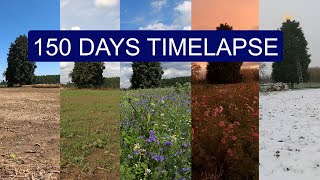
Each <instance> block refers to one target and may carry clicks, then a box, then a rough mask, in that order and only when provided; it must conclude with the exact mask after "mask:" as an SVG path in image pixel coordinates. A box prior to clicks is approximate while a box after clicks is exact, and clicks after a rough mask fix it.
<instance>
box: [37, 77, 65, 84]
mask: <svg viewBox="0 0 320 180" xmlns="http://www.w3.org/2000/svg"><path fill="white" fill-rule="evenodd" d="M59 83H60V75H44V76H35V78H34V82H33V84H59Z"/></svg>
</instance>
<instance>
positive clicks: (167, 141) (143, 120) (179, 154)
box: [120, 83, 191, 179]
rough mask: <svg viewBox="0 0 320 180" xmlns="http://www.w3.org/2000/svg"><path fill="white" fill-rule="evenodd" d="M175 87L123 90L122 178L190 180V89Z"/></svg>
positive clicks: (180, 86)
mask: <svg viewBox="0 0 320 180" xmlns="http://www.w3.org/2000/svg"><path fill="white" fill-rule="evenodd" d="M185 86H186V87H185V88H187V86H188V85H185ZM176 88H182V89H183V88H184V86H182V85H179V84H178V83H177V86H176ZM176 88H162V89H144V90H130V91H123V94H122V100H121V115H120V117H121V118H120V120H121V122H120V124H121V125H120V129H121V140H120V146H121V150H120V153H121V155H120V159H121V168H120V172H121V177H122V178H123V179H191V144H190V141H191V112H190V109H191V106H190V101H191V98H190V90H191V89H190V88H189V90H188V91H183V90H181V91H179V92H181V93H177V91H176Z"/></svg>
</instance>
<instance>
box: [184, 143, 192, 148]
mask: <svg viewBox="0 0 320 180" xmlns="http://www.w3.org/2000/svg"><path fill="white" fill-rule="evenodd" d="M189 146H190V144H182V147H184V148H187V147H189Z"/></svg>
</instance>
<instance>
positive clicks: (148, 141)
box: [146, 130, 159, 143]
mask: <svg viewBox="0 0 320 180" xmlns="http://www.w3.org/2000/svg"><path fill="white" fill-rule="evenodd" d="M146 142H147V143H152V142H156V143H159V141H158V140H157V137H156V136H155V135H154V130H150V136H149V138H148V139H146Z"/></svg>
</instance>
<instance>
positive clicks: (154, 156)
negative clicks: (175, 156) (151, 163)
mask: <svg viewBox="0 0 320 180" xmlns="http://www.w3.org/2000/svg"><path fill="white" fill-rule="evenodd" d="M153 159H154V160H156V161H158V162H162V161H164V160H166V157H164V156H161V155H153Z"/></svg>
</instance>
